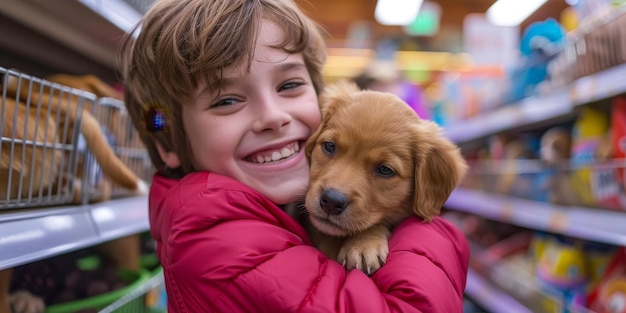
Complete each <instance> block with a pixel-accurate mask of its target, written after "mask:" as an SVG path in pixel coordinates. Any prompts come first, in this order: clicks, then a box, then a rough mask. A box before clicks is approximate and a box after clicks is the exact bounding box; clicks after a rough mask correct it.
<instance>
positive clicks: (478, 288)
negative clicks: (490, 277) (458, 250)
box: [465, 268, 532, 313]
mask: <svg viewBox="0 0 626 313" xmlns="http://www.w3.org/2000/svg"><path fill="white" fill-rule="evenodd" d="M465 293H466V294H467V295H468V296H469V297H470V298H472V300H474V301H476V302H477V303H478V304H480V305H481V306H483V307H484V308H485V309H488V310H489V311H490V312H508V313H532V311H531V310H530V309H528V308H527V307H525V306H524V305H522V304H521V303H519V302H518V301H517V300H515V299H514V298H513V297H511V296H509V295H508V294H506V293H505V292H503V291H501V290H500V289H498V288H496V287H494V286H492V285H491V284H490V283H489V282H488V281H487V280H485V279H484V278H483V277H481V276H480V275H479V274H478V273H476V272H474V271H473V270H472V269H471V268H470V269H469V270H468V272H467V285H466V287H465Z"/></svg>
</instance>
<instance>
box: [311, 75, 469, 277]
mask: <svg viewBox="0 0 626 313" xmlns="http://www.w3.org/2000/svg"><path fill="white" fill-rule="evenodd" d="M320 108H321V112H322V123H321V125H320V127H319V128H318V129H317V131H316V132H315V133H314V134H313V135H312V136H311V138H310V139H309V141H308V142H307V144H306V147H305V149H306V154H307V157H309V159H310V186H309V189H308V191H307V194H306V200H305V205H306V210H307V211H308V213H309V220H310V223H311V224H310V225H312V226H314V228H313V227H308V230H309V231H310V232H311V237H312V239H313V241H314V243H315V244H316V245H317V246H318V247H319V248H320V250H322V251H323V252H325V253H326V254H327V255H328V256H329V257H331V258H334V259H336V260H338V261H339V262H341V263H343V264H344V265H345V266H346V268H347V269H353V268H358V269H360V270H362V271H364V272H365V273H368V274H371V273H373V272H375V271H376V270H377V269H378V268H380V266H382V265H383V264H384V262H385V260H386V258H387V253H388V246H387V241H388V239H389V236H390V234H391V230H392V228H393V227H394V226H395V225H397V224H398V223H399V222H400V221H402V220H403V219H404V218H406V217H408V216H410V215H417V216H419V217H421V218H422V219H423V220H424V221H425V222H428V221H430V220H431V219H432V218H433V217H434V216H435V215H437V214H439V212H440V209H441V207H442V206H443V204H444V202H445V201H446V200H447V198H448V196H449V195H450V193H451V192H452V190H453V189H454V188H456V186H457V184H458V183H459V181H460V180H461V178H462V177H463V176H464V174H465V172H466V169H467V165H466V163H465V160H464V159H463V157H462V155H461V153H460V151H459V149H458V148H457V147H456V146H455V145H454V144H453V143H452V142H450V141H449V140H448V139H446V138H444V137H443V135H442V132H441V129H440V128H439V127H438V126H437V125H436V124H435V123H433V122H431V121H426V120H422V119H420V118H419V117H418V116H417V115H416V114H415V112H414V111H413V110H411V108H410V107H409V106H408V105H407V104H406V103H405V102H404V101H402V100H401V99H400V98H399V97H397V96H395V95H393V94H391V93H381V92H375V91H359V90H358V88H357V87H356V85H354V84H351V83H347V82H343V81H342V82H339V83H336V84H335V85H332V86H329V87H328V88H327V89H326V90H325V91H324V93H323V94H322V96H321V99H320ZM310 225H309V226H310ZM416 240H420V238H416Z"/></svg>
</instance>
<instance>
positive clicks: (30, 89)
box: [2, 74, 147, 203]
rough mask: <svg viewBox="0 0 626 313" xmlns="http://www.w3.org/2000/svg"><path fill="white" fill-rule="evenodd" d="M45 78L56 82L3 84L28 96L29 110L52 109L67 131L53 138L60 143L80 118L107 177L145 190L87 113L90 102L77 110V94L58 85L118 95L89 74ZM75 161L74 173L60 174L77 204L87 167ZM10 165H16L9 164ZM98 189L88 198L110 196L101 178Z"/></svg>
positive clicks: (107, 183)
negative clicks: (72, 189) (69, 185)
mask: <svg viewBox="0 0 626 313" xmlns="http://www.w3.org/2000/svg"><path fill="white" fill-rule="evenodd" d="M46 81H48V82H52V83H56V84H59V85H52V84H49V83H45V84H42V83H40V81H39V80H33V81H30V80H28V79H22V80H20V81H18V79H17V78H15V77H10V79H9V80H8V83H7V86H5V89H6V92H7V96H12V97H15V98H19V99H24V100H25V99H28V100H29V101H30V106H31V110H33V111H34V110H35V109H36V108H37V106H39V107H40V108H41V111H42V112H48V111H49V112H52V114H53V116H56V115H57V114H60V116H61V118H60V119H59V120H58V121H57V123H56V127H57V129H60V130H67V131H64V132H63V133H65V134H66V136H65V138H57V140H59V141H60V143H65V144H69V143H71V142H72V140H73V138H71V137H72V134H73V133H74V127H75V122H76V120H77V119H79V118H80V120H81V122H80V133H81V134H82V135H83V137H84V138H85V142H86V143H87V146H88V147H89V149H90V151H91V152H92V153H93V155H94V157H95V159H96V162H97V163H98V165H99V166H100V167H101V168H102V170H103V172H104V173H105V175H106V176H107V178H108V179H110V180H111V181H113V182H114V183H115V184H117V185H119V186H121V187H123V188H125V189H127V190H129V191H132V192H133V193H135V194H145V193H147V184H146V183H145V182H144V181H142V180H141V179H140V178H139V177H138V176H137V174H136V173H134V172H133V171H132V170H131V169H130V168H128V166H127V165H126V164H124V162H123V161H122V160H121V159H120V158H119V157H118V156H117V155H116V154H115V152H114V151H113V149H112V147H111V146H110V145H109V142H108V141H107V138H106V137H105V135H104V133H103V130H102V128H101V125H100V122H99V121H98V120H97V119H96V118H95V117H94V116H93V115H92V114H91V113H90V112H91V103H90V101H86V102H85V104H86V105H85V106H84V107H83V108H82V110H79V109H78V100H79V97H78V96H76V95H71V94H69V93H68V92H67V91H65V92H64V93H63V92H61V86H65V87H71V88H74V89H80V90H83V91H87V92H90V93H93V94H94V95H95V96H97V97H113V98H117V99H120V100H121V99H122V95H121V94H120V93H119V92H117V91H116V90H114V89H112V88H111V87H109V86H108V85H106V84H105V83H104V82H102V81H100V80H99V79H98V78H96V77H95V76H91V75H85V76H73V75H64V74H58V75H52V76H48V77H46ZM53 87H54V88H53ZM24 118H25V117H24V116H21V115H20V116H18V120H23V119H24ZM34 121H35V119H34V118H32V121H31V122H30V123H29V127H34V125H35V122H34ZM116 127H117V128H120V127H119V125H116ZM116 127H113V126H112V125H111V127H109V129H116ZM3 135H4V133H3ZM27 139H32V138H27ZM2 153H3V154H5V153H9V150H4V149H3V150H2ZM77 161H78V167H77V173H76V174H77V176H76V177H64V179H70V180H72V183H71V185H73V187H74V196H75V197H74V199H73V202H74V203H80V202H81V201H82V199H81V198H80V196H81V188H82V182H81V179H82V178H83V177H84V175H85V174H86V171H87V170H88V169H85V168H84V164H83V161H84V160H83V158H82V157H79V158H78V160H77ZM14 162H19V160H15V158H14ZM37 162H38V164H39V163H40V162H41V160H37ZM12 166H16V165H15V164H13V165H12ZM53 166H54V165H53ZM98 189H99V190H100V191H101V192H102V194H101V195H100V197H99V198H97V199H90V200H91V201H106V200H109V199H110V191H111V186H110V181H108V180H103V181H102V182H101V183H100V185H99V186H98Z"/></svg>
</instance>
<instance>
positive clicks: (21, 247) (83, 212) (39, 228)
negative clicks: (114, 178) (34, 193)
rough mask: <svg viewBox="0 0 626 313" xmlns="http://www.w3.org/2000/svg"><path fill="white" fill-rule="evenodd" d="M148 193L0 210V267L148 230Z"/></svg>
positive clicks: (27, 261) (16, 264)
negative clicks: (82, 203) (88, 202)
mask: <svg viewBox="0 0 626 313" xmlns="http://www.w3.org/2000/svg"><path fill="white" fill-rule="evenodd" d="M148 228H149V223H148V200H147V196H141V197H131V198H124V199H117V200H111V201H107V202H104V203H98V204H93V205H86V206H67V207H54V208H44V209H33V210H22V211H13V210H8V211H6V212H2V213H0V251H2V253H1V254H0V269H5V268H11V267H15V266H18V265H22V264H26V263H29V262H33V261H37V260H40V259H45V258H48V257H51V256H55V255H58V254H62V253H65V252H70V251H73V250H77V249H81V248H85V247H89V246H93V245H96V244H98V243H101V242H105V241H109V240H112V239H116V238H119V237H123V236H126V235H130V234H134V233H139V232H143V231H146V230H148Z"/></svg>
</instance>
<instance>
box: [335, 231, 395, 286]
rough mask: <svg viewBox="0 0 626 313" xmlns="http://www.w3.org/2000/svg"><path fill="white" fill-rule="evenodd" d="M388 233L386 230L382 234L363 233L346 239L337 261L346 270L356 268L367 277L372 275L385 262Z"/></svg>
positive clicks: (387, 252) (387, 250) (387, 249)
mask: <svg viewBox="0 0 626 313" xmlns="http://www.w3.org/2000/svg"><path fill="white" fill-rule="evenodd" d="M388 233H389V232H388V230H387V231H386V232H383V233H380V232H379V233H371V232H364V233H361V234H357V235H354V236H352V237H350V238H347V239H346V240H345V242H344V243H343V245H342V247H341V249H340V250H339V254H338V256H337V260H338V261H339V263H341V264H343V266H345V267H346V269H347V270H352V269H355V268H356V269H359V270H360V271H362V272H364V273H365V274H367V275H372V274H374V273H375V272H376V271H377V270H378V269H380V268H381V267H382V266H383V265H384V264H385V262H386V261H387V255H388V254H389V246H388V239H389V235H388Z"/></svg>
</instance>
